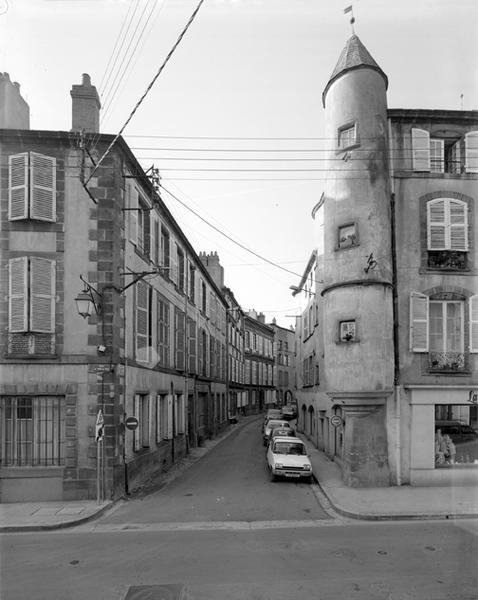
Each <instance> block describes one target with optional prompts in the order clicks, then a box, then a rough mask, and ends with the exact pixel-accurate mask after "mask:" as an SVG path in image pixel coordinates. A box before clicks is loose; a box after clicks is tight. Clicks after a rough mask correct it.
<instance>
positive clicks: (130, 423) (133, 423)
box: [124, 417, 139, 431]
mask: <svg viewBox="0 0 478 600" xmlns="http://www.w3.org/2000/svg"><path fill="white" fill-rule="evenodd" d="M124 425H125V427H126V429H130V430H131V431H134V430H135V429H136V428H137V427H138V425H139V421H138V419H137V418H136V417H128V418H127V419H126V421H125V422H124Z"/></svg>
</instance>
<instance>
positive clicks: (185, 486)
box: [99, 418, 330, 526]
mask: <svg viewBox="0 0 478 600" xmlns="http://www.w3.org/2000/svg"><path fill="white" fill-rule="evenodd" d="M261 425H262V418H258V419H254V420H253V421H252V422H249V423H247V424H246V425H245V426H234V427H236V429H235V430H234V431H233V432H232V433H231V434H230V435H229V436H228V437H227V438H226V439H225V440H224V441H223V442H221V443H220V444H218V445H217V446H216V447H215V448H214V449H213V450H212V451H211V452H210V453H209V454H207V455H206V456H205V457H204V458H203V459H201V460H200V461H199V462H197V463H196V464H195V465H194V466H193V467H191V468H190V469H188V470H187V471H186V472H185V473H184V474H183V475H182V476H181V477H180V478H179V479H176V480H174V481H173V482H172V483H170V484H169V485H168V486H167V487H165V488H164V489H162V490H160V491H159V492H156V493H153V494H151V495H150V496H148V497H146V498H143V499H138V500H134V499H133V500H130V501H128V502H127V503H126V504H125V505H124V506H122V507H121V508H119V509H118V510H117V511H116V512H115V513H113V514H112V515H111V516H109V517H105V518H103V519H101V521H100V522H99V526H107V525H112V524H119V523H121V524H124V523H158V522H161V523H164V522H168V523H198V522H203V521H205V522H207V521H214V522H228V521H230V522H232V521H247V522H254V521H283V520H285V521H301V520H312V519H329V518H330V517H329V516H328V515H327V513H326V512H325V511H324V510H323V509H322V508H321V506H320V505H319V503H318V501H317V499H316V496H315V494H314V491H313V489H312V487H311V486H310V485H308V484H306V483H301V482H295V481H279V482H271V481H269V475H268V470H267V462H266V450H265V448H264V446H263V445H262V434H261Z"/></svg>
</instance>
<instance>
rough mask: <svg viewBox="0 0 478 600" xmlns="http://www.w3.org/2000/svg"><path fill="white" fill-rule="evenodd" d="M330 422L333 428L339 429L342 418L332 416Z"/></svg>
mask: <svg viewBox="0 0 478 600" xmlns="http://www.w3.org/2000/svg"><path fill="white" fill-rule="evenodd" d="M330 422H331V424H332V425H333V426H334V427H340V426H341V425H342V423H343V421H342V417H339V415H333V416H332V417H330Z"/></svg>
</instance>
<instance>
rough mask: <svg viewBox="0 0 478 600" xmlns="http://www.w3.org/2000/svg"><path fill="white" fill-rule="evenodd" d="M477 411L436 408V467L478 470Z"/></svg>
mask: <svg viewBox="0 0 478 600" xmlns="http://www.w3.org/2000/svg"><path fill="white" fill-rule="evenodd" d="M477 413H478V407H476V406H470V405H454V404H448V405H439V406H438V405H437V406H435V466H436V467H459V466H463V465H477V466H478V414H477Z"/></svg>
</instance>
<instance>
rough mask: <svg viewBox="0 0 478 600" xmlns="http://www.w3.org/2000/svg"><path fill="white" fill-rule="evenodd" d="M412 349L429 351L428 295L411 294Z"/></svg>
mask: <svg viewBox="0 0 478 600" xmlns="http://www.w3.org/2000/svg"><path fill="white" fill-rule="evenodd" d="M410 351H411V352H428V296H425V295H424V294H420V293H418V292H412V293H411V294H410Z"/></svg>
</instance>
